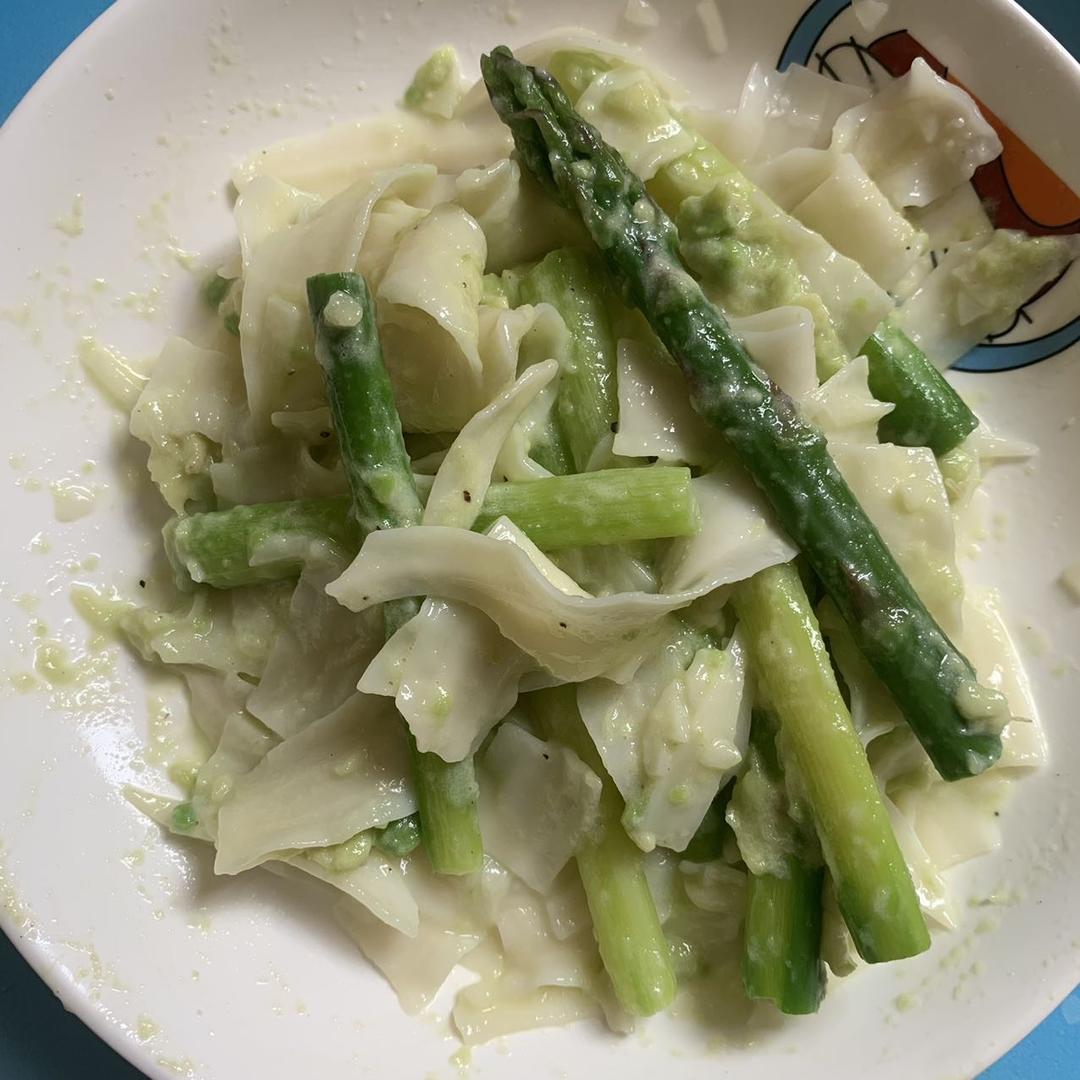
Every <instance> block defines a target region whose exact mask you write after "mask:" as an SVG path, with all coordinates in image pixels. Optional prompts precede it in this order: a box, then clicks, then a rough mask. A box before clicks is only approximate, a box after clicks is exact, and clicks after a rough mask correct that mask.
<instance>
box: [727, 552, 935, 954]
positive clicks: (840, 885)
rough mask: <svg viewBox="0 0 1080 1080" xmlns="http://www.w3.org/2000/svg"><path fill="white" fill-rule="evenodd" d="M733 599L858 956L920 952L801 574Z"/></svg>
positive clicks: (923, 937) (910, 899)
mask: <svg viewBox="0 0 1080 1080" xmlns="http://www.w3.org/2000/svg"><path fill="white" fill-rule="evenodd" d="M733 599H734V602H735V609H736V611H737V612H738V615H739V619H740V623H741V625H742V627H743V628H744V631H745V633H746V645H747V649H748V651H749V654H750V661H751V664H752V665H753V666H754V668H755V669H756V670H757V672H758V678H759V679H760V680H761V683H762V684H763V685H764V686H765V687H767V689H768V696H769V702H770V706H771V708H772V710H773V712H774V714H775V716H776V718H777V720H778V721H779V725H780V729H779V730H780V735H779V739H780V750H781V755H782V758H783V764H784V769H785V771H789V770H792V769H794V770H795V774H796V776H797V778H798V780H799V782H800V783H801V786H802V788H803V789H804V791H805V793H806V799H807V802H808V804H809V806H810V811H811V814H812V816H813V819H814V825H815V827H816V830H817V834H818V839H819V840H820V841H821V850H822V854H823V855H824V858H825V863H826V865H827V866H828V868H829V873H830V875H831V876H832V880H833V882H834V884H835V886H836V894H837V899H838V900H839V903H840V910H841V911H842V912H843V915H844V920H845V921H846V922H847V925H848V928H849V929H850V930H851V935H852V937H853V938H854V940H855V945H856V947H857V948H858V950H859V954H860V955H861V956H862V957H863V958H864V959H865V960H867V961H868V962H870V963H879V962H882V961H886V960H897V959H900V958H902V957H905V956H914V955H915V954H916V953H920V952H922V951H923V950H924V949H926V948H928V947H929V945H930V937H929V935H928V933H927V930H926V924H925V923H924V922H923V918H922V914H921V912H920V910H919V898H918V896H917V895H916V893H915V888H914V886H913V885H912V883H911V875H910V874H909V873H908V868H907V864H906V863H905V862H904V857H903V855H902V854H901V852H900V848H899V846H898V845H897V843H896V837H895V836H894V835H893V831H892V825H891V823H890V821H889V814H888V811H887V810H886V809H885V806H884V804H883V803H882V801H881V793H880V792H879V791H878V787H877V783H876V782H875V780H874V775H873V773H872V772H871V771H870V765H869V762H868V761H867V760H866V754H865V752H864V751H863V747H862V743H861V742H860V741H859V736H858V733H857V732H856V731H855V725H854V724H853V723H852V721H851V715H850V714H849V713H848V710H847V707H846V706H845V705H844V699H843V698H842V697H841V696H840V690H839V687H838V686H837V685H836V676H835V675H834V674H833V669H832V661H831V660H830V658H829V654H828V651H827V650H826V648H825V643H824V641H823V640H822V637H821V632H820V630H819V629H818V624H817V619H816V618H815V617H814V612H813V609H812V608H811V606H810V601H809V600H808V599H807V597H806V591H805V590H804V589H803V586H802V582H801V581H800V579H799V573H798V571H797V570H796V568H795V566H794V565H793V564H792V563H787V564H786V565H783V566H774V567H771V568H770V569H768V570H762V571H761V572H759V573H758V574H755V575H754V577H752V578H750V579H749V581H746V582H743V583H742V584H740V585H739V586H738V587H737V588H736V590H735V594H734V597H733ZM800 887H801V885H800ZM796 899H798V896H797V895H793V896H792V897H789V901H790V902H791V903H794V901H795V900H796Z"/></svg>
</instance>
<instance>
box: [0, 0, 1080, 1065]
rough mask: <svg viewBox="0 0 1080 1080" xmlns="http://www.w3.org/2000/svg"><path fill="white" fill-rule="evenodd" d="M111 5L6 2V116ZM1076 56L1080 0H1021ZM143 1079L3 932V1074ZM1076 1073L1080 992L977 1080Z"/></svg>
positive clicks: (1, 95)
mask: <svg viewBox="0 0 1080 1080" xmlns="http://www.w3.org/2000/svg"><path fill="white" fill-rule="evenodd" d="M110 2H111V0H50V2H49V3H41V2H40V0H0V120H2V119H3V118H5V117H6V116H7V115H8V114H9V113H10V112H11V110H12V109H13V108H14V107H15V106H16V105H17V104H18V102H19V100H20V99H21V98H22V96H23V94H25V93H26V91H27V90H29V89H30V87H31V86H32V85H33V83H34V82H35V80H36V79H37V78H38V77H39V76H40V75H41V74H42V72H44V71H45V69H46V68H47V67H48V66H49V64H51V63H52V61H53V60H54V59H55V58H56V57H57V56H58V55H59V54H60V52H61V51H62V50H63V49H64V48H65V47H66V46H67V45H68V43H69V42H70V41H72V40H73V39H74V38H75V37H76V36H77V35H78V34H79V33H81V32H82V30H83V29H85V27H87V26H88V25H89V24H90V23H91V22H92V21H93V20H94V19H95V18H96V17H97V16H98V15H99V14H100V13H101V12H102V11H104V10H105V8H107V7H108V6H109V4H110ZM1022 2H1023V5H1024V7H1026V8H1027V9H1028V10H1029V11H1030V12H1031V13H1032V15H1034V16H1035V17H1036V18H1037V19H1038V20H1039V21H1040V22H1041V23H1042V24H1043V25H1044V26H1045V27H1047V29H1049V30H1050V31H1051V33H1053V34H1054V36H1055V37H1057V38H1058V40H1059V41H1061V42H1062V43H1063V44H1064V45H1065V46H1066V47H1067V48H1068V49H1069V51H1070V52H1071V53H1072V54H1073V55H1074V56H1077V57H1080V4H1078V3H1077V0H1022ZM73 1076H80V1077H82V1078H83V1080H138V1078H139V1077H141V1076H142V1073H140V1072H139V1071H138V1070H137V1069H134V1068H132V1066H130V1065H129V1064H128V1063H127V1062H126V1061H124V1060H123V1059H122V1058H120V1057H119V1056H118V1055H117V1054H115V1053H114V1052H113V1051H112V1050H111V1049H110V1048H109V1047H108V1046H106V1045H105V1043H103V1042H101V1041H100V1040H98V1039H97V1038H96V1037H95V1036H94V1035H93V1034H92V1033H91V1032H90V1031H89V1030H88V1029H87V1028H85V1027H84V1026H83V1025H82V1023H81V1022H80V1021H79V1020H77V1019H76V1018H75V1017H73V1016H71V1015H70V1014H69V1013H66V1012H65V1011H64V1009H63V1008H62V1006H61V1005H60V1003H59V1002H58V1001H57V1000H56V998H55V997H54V995H53V993H52V991H51V990H49V988H48V987H47V986H46V985H45V984H44V983H43V982H41V981H40V980H39V979H38V978H37V977H36V976H35V975H34V973H33V972H32V971H31V970H30V968H29V967H28V966H27V964H26V962H25V961H24V960H23V959H22V957H21V956H19V954H18V953H17V952H16V951H15V948H14V946H12V945H11V943H10V942H9V941H8V940H7V939H6V938H5V937H4V936H3V935H2V934H0V1077H20V1078H22V1080H55V1078H59V1077H64V1078H67V1077H73ZM1076 1076H1080V989H1078V990H1077V991H1076V993H1074V994H1073V995H1072V997H1071V998H1069V999H1068V1000H1067V1001H1066V1002H1065V1003H1064V1004H1063V1005H1062V1006H1061V1007H1060V1008H1059V1009H1057V1010H1056V1011H1055V1012H1054V1013H1053V1014H1051V1015H1050V1016H1049V1017H1047V1019H1046V1020H1045V1021H1043V1023H1042V1024H1041V1025H1040V1026H1039V1027H1038V1028H1037V1029H1036V1030H1035V1031H1033V1032H1032V1033H1031V1034H1030V1035H1029V1036H1028V1037H1027V1038H1026V1039H1024V1041H1023V1042H1021V1043H1020V1044H1019V1045H1018V1046H1016V1047H1015V1048H1014V1049H1012V1050H1011V1051H1010V1052H1009V1053H1008V1054H1006V1055H1005V1057H1003V1058H1002V1059H1001V1060H1000V1061H998V1062H997V1064H995V1065H993V1066H992V1067H991V1068H989V1069H987V1070H986V1072H985V1073H983V1075H982V1078H981V1080H1032V1078H1036V1077H1037V1078H1039V1080H1058V1078H1065V1077H1076Z"/></svg>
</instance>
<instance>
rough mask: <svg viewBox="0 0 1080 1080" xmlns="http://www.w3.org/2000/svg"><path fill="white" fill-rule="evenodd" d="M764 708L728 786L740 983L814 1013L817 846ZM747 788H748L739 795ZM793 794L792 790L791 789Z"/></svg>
mask: <svg viewBox="0 0 1080 1080" xmlns="http://www.w3.org/2000/svg"><path fill="white" fill-rule="evenodd" d="M777 728H778V724H777V720H776V716H775V713H774V712H773V711H772V710H771V709H770V710H766V709H762V708H755V709H754V715H753V721H752V724H751V728H750V750H749V765H748V768H747V769H746V771H745V772H744V773H743V774H742V775H741V776H740V777H739V779H738V780H737V781H736V784H735V787H736V791H735V793H734V796H733V798H732V800H731V808H732V813H733V815H734V817H733V824H735V825H736V826H738V828H736V830H735V831H736V835H737V837H738V840H739V844H740V851H742V854H743V858H744V859H745V861H746V865H747V870H748V872H749V880H748V882H747V897H746V921H745V925H744V927H743V963H742V974H743V986H744V988H745V990H746V994H747V996H748V997H750V998H763V999H765V1000H768V1001H772V1003H773V1004H774V1005H775V1006H776V1007H777V1008H778V1009H779V1010H780V1011H781V1012H784V1013H791V1014H795V1015H798V1014H804V1013H812V1012H816V1011H817V1007H818V1005H819V1004H820V1003H821V999H822V997H823V996H824V993H825V969H824V965H823V964H822V962H821V920H822V905H821V889H822V885H823V883H824V878H825V872H824V867H823V866H822V862H821V848H820V845H819V844H818V842H817V840H816V838H815V837H814V836H812V835H808V832H812V830H813V824H812V822H811V821H809V818H810V817H811V814H810V813H809V810H808V808H807V807H805V806H804V805H803V800H802V798H801V796H800V795H799V794H797V788H795V785H791V784H788V783H787V782H786V778H785V775H784V769H783V766H782V765H781V763H780V756H779V753H778V750H777V746H776V732H777ZM746 785H750V787H749V789H748V790H744V788H745V786H746ZM793 789H794V790H793Z"/></svg>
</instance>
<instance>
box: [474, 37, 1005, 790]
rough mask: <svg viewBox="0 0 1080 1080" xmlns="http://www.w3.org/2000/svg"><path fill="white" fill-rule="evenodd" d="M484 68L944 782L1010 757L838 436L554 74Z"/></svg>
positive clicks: (499, 52)
mask: <svg viewBox="0 0 1080 1080" xmlns="http://www.w3.org/2000/svg"><path fill="white" fill-rule="evenodd" d="M481 66H482V69H483V72H484V79H485V82H486V83H487V86H488V93H489V95H490V97H491V100H492V104H493V105H494V106H495V110H496V112H497V113H498V114H499V116H500V117H502V119H503V120H504V121H505V122H506V123H507V124H508V126H509V127H510V129H511V131H512V133H513V136H514V141H515V144H516V146H517V149H518V153H519V154H520V155H521V158H522V160H523V161H524V162H525V163H526V164H527V166H528V167H529V169H530V170H532V171H533V172H534V174H535V175H536V176H537V178H538V179H539V180H540V181H541V182H542V183H544V184H545V185H546V186H547V187H548V189H549V190H552V191H553V192H554V193H555V194H556V195H557V197H559V198H561V199H562V201H563V202H564V203H566V204H567V205H569V206H571V207H576V208H577V210H578V211H579V212H580V214H581V215H582V218H583V220H584V222H585V225H586V227H587V228H588V230H589V232H590V234H591V235H592V238H593V240H594V241H595V242H596V244H597V246H598V247H599V248H600V251H601V253H602V254H603V256H604V258H605V261H606V262H607V264H608V268H609V270H610V271H611V272H612V275H613V277H614V279H615V281H616V282H617V283H618V284H619V285H620V287H621V289H622V291H623V293H624V297H625V299H626V300H627V302H628V303H630V304H631V305H633V306H634V307H637V308H638V309H639V310H641V311H642V313H643V314H644V315H645V316H646V318H647V319H648V321H649V323H650V324H651V325H652V328H653V330H654V331H655V332H656V334H657V336H658V337H659V338H660V340H661V341H662V342H663V344H664V345H665V346H666V347H667V350H668V352H669V353H670V354H671V355H672V357H673V358H674V359H675V361H676V362H677V363H678V365H679V366H680V368H681V369H682V371H683V374H684V375H685V376H686V379H687V382H688V384H689V389H690V399H691V402H692V403H693V405H694V408H695V409H696V410H697V412H698V413H700V414H701V416H702V417H704V418H705V420H707V421H708V422H709V423H710V424H712V425H713V426H714V427H716V428H717V429H718V430H719V431H720V432H721V433H722V434H723V435H724V437H725V438H726V439H727V441H728V442H729V443H730V445H731V446H732V448H733V449H734V450H735V452H736V453H737V455H738V456H739V458H740V460H741V461H742V463H743V465H744V466H745V467H746V469H747V470H748V471H749V472H750V474H751V475H752V476H753V477H754V479H755V481H756V482H757V483H758V485H759V487H761V489H762V491H763V492H764V493H765V495H766V496H767V497H768V499H769V501H770V502H771V503H772V505H773V508H774V510H775V511H776V514H777V516H778V518H779V520H780V523H781V525H782V526H783V527H784V529H786V530H787V532H788V534H789V535H790V536H791V537H792V539H793V540H794V541H795V543H796V544H797V545H798V546H799V548H800V549H801V550H802V551H803V552H804V554H805V555H806V557H807V559H808V561H809V562H810V565H811V566H812V567H813V569H814V571H815V572H816V573H817V575H818V576H819V577H820V578H821V580H822V583H823V584H824V585H825V587H826V589H827V590H828V591H829V593H830V594H831V595H832V597H833V600H834V601H835V603H836V605H837V607H838V608H839V609H840V610H841V612H842V613H843V614H844V617H845V619H846V620H847V622H848V623H849V625H850V626H851V630H852V634H853V636H854V637H855V639H856V641H857V642H858V644H859V647H860V648H861V650H862V651H863V653H864V655H865V656H866V657H867V660H868V661H869V662H870V664H871V665H872V666H873V668H874V670H875V671H876V672H877V674H878V676H879V677H880V678H881V679H882V681H883V682H884V683H885V685H886V686H888V688H889V690H890V691H891V693H892V695H893V697H894V698H895V699H896V701H897V703H898V704H899V706H900V707H901V709H902V710H903V712H904V715H905V716H906V718H907V720H908V722H909V723H910V724H911V726H912V728H913V730H914V731H915V733H916V734H917V735H918V737H919V739H920V741H921V742H922V744H923V746H924V747H925V748H926V751H927V753H928V754H929V755H930V757H931V759H932V760H933V762H934V765H935V766H936V767H937V769H938V771H939V772H940V773H941V775H942V776H943V777H945V778H946V779H949V780H955V779H959V778H961V777H965V776H972V775H975V774H977V773H979V772H982V771H983V770H984V769H986V768H987V767H989V766H990V765H992V764H993V763H994V762H995V761H996V760H997V758H998V757H999V756H1000V753H1001V739H1000V737H999V732H1000V730H1001V727H1002V726H1003V724H1004V722H1005V721H1006V720H1007V718H1008V714H1007V709H1006V706H1005V703H1004V699H1003V698H1002V697H1001V695H1000V694H997V693H996V692H994V691H991V690H989V689H987V688H985V687H981V686H980V685H979V683H978V681H977V679H976V677H975V673H974V670H973V669H972V667H971V664H970V663H969V662H968V661H967V659H966V658H965V657H964V656H963V655H962V654H961V653H960V652H959V651H958V650H957V649H956V648H955V646H954V645H953V644H952V642H951V641H949V639H948V638H947V637H946V635H945V634H944V632H943V631H942V630H941V628H940V627H939V626H938V625H937V623H936V622H935V621H934V619H933V616H931V615H930V613H929V612H928V611H927V610H926V607H925V605H924V604H923V603H922V601H921V600H920V599H919V597H918V596H917V595H916V593H915V590H914V589H913V588H912V587H911V584H910V582H909V581H908V580H907V578H906V577H905V576H904V573H903V571H902V570H901V569H900V567H899V566H898V565H897V563H896V560H895V559H894V558H893V557H892V555H891V554H890V552H889V550H888V548H887V547H886V546H885V543H884V542H883V541H882V539H881V537H880V535H879V534H878V532H877V530H876V529H875V528H874V526H873V524H872V523H871V521H870V519H869V518H868V517H867V516H866V514H865V512H864V511H863V510H862V508H861V507H860V506H859V503H858V501H857V500H856V499H855V496H854V495H853V494H852V492H851V489H850V488H849V487H848V485H847V483H846V482H845V481H844V478H843V477H842V476H841V475H840V473H839V471H838V470H837V468H836V466H835V464H834V463H833V461H832V458H831V457H830V455H829V452H828V449H827V446H826V443H825V438H824V436H823V435H822V434H821V432H820V431H818V430H817V429H815V428H813V427H811V426H810V425H808V424H807V423H806V422H805V421H803V420H802V418H801V417H800V415H799V412H798V409H797V408H796V406H795V404H794V402H793V401H792V400H791V399H790V398H789V397H788V396H787V395H786V394H784V393H783V391H781V390H780V389H779V388H778V387H777V386H775V385H774V384H772V383H771V382H769V381H768V380H767V379H765V378H764V377H762V375H761V374H760V373H759V372H758V371H757V369H756V368H755V367H754V365H753V364H752V363H751V361H750V358H749V357H748V355H747V353H746V350H745V348H744V347H743V345H742V343H741V342H740V341H739V339H738V338H737V337H736V336H735V335H734V334H733V333H732V331H731V328H730V327H729V326H728V323H727V320H726V319H725V318H724V316H723V314H722V313H721V312H720V311H719V309H717V308H716V306H715V305H713V304H712V303H710V302H709V300H708V299H707V298H706V296H705V295H704V293H703V292H702V290H701V288H700V286H699V285H698V284H697V282H695V281H694V279H693V278H692V277H691V276H690V275H689V274H688V273H687V272H686V270H685V268H684V267H683V265H682V261H681V259H680V256H679V251H678V235H677V233H676V230H675V227H674V225H673V224H672V222H671V219H670V218H668V217H667V215H666V214H665V213H664V212H663V210H661V208H660V207H659V206H658V205H657V204H656V202H655V201H654V200H653V199H652V197H651V196H650V195H649V194H648V192H647V191H646V190H645V186H644V185H643V184H642V182H641V180H640V179H639V178H638V177H636V176H635V175H634V174H633V173H632V172H631V171H630V170H629V169H628V168H627V167H626V163H625V162H624V161H623V160H622V158H621V157H620V156H619V154H618V153H617V152H616V151H614V150H613V149H612V148H611V147H610V146H608V145H607V144H606V143H605V142H604V141H603V139H602V138H601V137H600V135H599V133H598V132H597V131H596V130H595V129H594V128H593V127H591V126H590V125H589V124H587V123H585V121H583V120H582V119H581V117H580V116H578V115H577V113H576V112H575V111H574V109H573V107H572V106H571V104H570V102H569V101H568V100H567V98H566V95H565V94H564V93H563V91H562V90H561V88H560V87H559V85H558V83H557V82H556V81H555V80H554V79H553V78H552V77H551V76H550V75H549V74H548V73H547V72H542V71H536V70H534V69H533V68H529V67H526V66H525V65H524V64H521V63H519V62H518V61H517V60H516V59H515V58H514V56H513V54H512V53H511V52H510V50H509V49H506V48H504V47H500V48H498V49H495V50H494V52H492V53H491V55H489V56H485V57H483V59H482V61H481Z"/></svg>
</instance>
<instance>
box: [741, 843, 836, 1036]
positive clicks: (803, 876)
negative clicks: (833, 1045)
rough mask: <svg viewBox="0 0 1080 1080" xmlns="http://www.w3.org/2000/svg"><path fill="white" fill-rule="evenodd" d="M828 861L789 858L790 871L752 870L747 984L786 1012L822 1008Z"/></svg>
mask: <svg viewBox="0 0 1080 1080" xmlns="http://www.w3.org/2000/svg"><path fill="white" fill-rule="evenodd" d="M824 883H825V868H824V867H823V866H818V867H808V866H805V865H804V864H803V863H802V862H800V861H799V860H798V859H797V858H794V857H793V856H792V857H789V858H788V860H787V876H786V877H777V876H775V875H773V874H762V875H756V874H751V875H750V876H749V878H748V880H747V892H746V923H745V926H744V928H743V967H742V975H743V987H744V988H745V989H746V996H747V997H750V998H757V999H765V1000H767V1001H771V1002H772V1003H773V1004H774V1005H775V1006H776V1007H777V1008H778V1009H779V1010H780V1011H781V1012H782V1013H787V1014H788V1015H791V1016H802V1015H805V1014H807V1013H814V1012H817V1010H818V1006H819V1005H820V1004H821V999H822V997H823V996H824V994H825V965H824V964H823V963H822V962H821V889H822V886H823V885H824Z"/></svg>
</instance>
